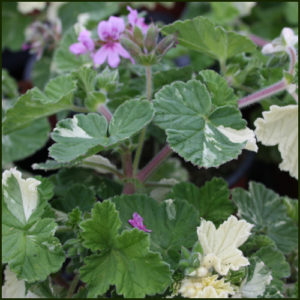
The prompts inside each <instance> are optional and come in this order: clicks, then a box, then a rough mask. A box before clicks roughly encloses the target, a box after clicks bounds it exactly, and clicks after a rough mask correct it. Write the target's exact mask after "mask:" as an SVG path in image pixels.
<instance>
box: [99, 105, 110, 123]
mask: <svg viewBox="0 0 300 300" xmlns="http://www.w3.org/2000/svg"><path fill="white" fill-rule="evenodd" d="M98 112H99V113H101V114H102V115H103V116H104V117H105V119H106V120H107V122H108V123H109V122H110V120H111V118H112V113H111V112H110V110H109V109H108V107H107V106H106V105H105V104H101V105H99V107H98Z"/></svg>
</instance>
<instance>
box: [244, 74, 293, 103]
mask: <svg viewBox="0 0 300 300" xmlns="http://www.w3.org/2000/svg"><path fill="white" fill-rule="evenodd" d="M286 87H287V83H286V81H285V79H282V80H280V81H278V82H276V83H274V84H272V85H270V86H268V87H266V88H264V89H262V90H260V91H257V92H255V93H253V94H251V95H249V96H246V97H244V98H241V99H239V100H238V104H239V108H243V107H246V106H248V105H250V104H253V103H256V102H258V101H260V100H262V99H265V98H268V97H270V96H273V95H275V94H277V93H279V92H282V91H284V90H285V89H286Z"/></svg>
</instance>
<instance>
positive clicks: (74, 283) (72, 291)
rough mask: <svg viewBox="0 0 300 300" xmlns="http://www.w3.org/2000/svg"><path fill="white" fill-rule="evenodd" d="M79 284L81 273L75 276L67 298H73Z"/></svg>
mask: <svg viewBox="0 0 300 300" xmlns="http://www.w3.org/2000/svg"><path fill="white" fill-rule="evenodd" d="M78 282H79V273H77V274H76V275H75V276H74V278H73V280H72V282H71V285H70V288H69V290H68V293H67V298H72V296H73V293H74V292H75V290H76V287H77V285H78Z"/></svg>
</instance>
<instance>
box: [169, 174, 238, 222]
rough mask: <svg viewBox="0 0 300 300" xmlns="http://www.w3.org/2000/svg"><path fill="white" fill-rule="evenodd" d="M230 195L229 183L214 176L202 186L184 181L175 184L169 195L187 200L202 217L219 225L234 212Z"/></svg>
mask: <svg viewBox="0 0 300 300" xmlns="http://www.w3.org/2000/svg"><path fill="white" fill-rule="evenodd" d="M229 196H230V191H229V188H228V185H227V183H226V181H225V180H224V179H222V178H213V179H212V180H211V181H208V182H206V183H205V185H204V186H202V187H200V188H198V187H197V186H195V185H194V184H192V183H189V182H182V183H179V184H177V185H175V186H174V187H173V189H172V192H171V194H170V195H169V197H170V198H172V199H181V200H186V201H187V202H189V203H190V204H192V205H193V206H194V208H195V209H196V210H197V211H198V213H199V216H200V217H202V218H204V219H205V220H209V221H212V222H214V224H217V225H218V224H220V223H222V222H223V221H225V220H226V219H227V218H228V217H229V216H230V215H231V214H232V213H233V212H234V208H233V205H232V203H231V201H230V200H229Z"/></svg>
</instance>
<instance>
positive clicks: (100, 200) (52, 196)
mask: <svg viewBox="0 0 300 300" xmlns="http://www.w3.org/2000/svg"><path fill="white" fill-rule="evenodd" d="M30 5H31V6H30ZM72 5H74V6H72ZM97 5H100V6H101V9H100V10H98V11H97ZM102 5H104V4H101V3H89V2H87V3H84V5H83V6H80V5H79V6H78V7H76V5H75V3H73V4H72V3H71V4H70V3H65V4H61V5H60V10H59V11H58V6H55V16H56V17H55V20H54V21H53V22H52V23H51V22H45V21H41V20H34V23H32V24H31V25H30V24H28V26H29V27H27V29H26V30H27V35H26V36H25V40H24V41H23V49H28V50H29V51H30V52H31V53H34V54H35V55H36V57H37V59H38V60H40V62H43V59H44V58H45V57H47V59H48V60H49V61H50V64H48V65H49V66H50V67H49V70H47V74H48V75H47V77H46V80H44V82H43V84H41V86H43V85H44V87H42V88H39V87H34V88H32V89H29V90H28V91H27V92H26V93H25V94H22V95H19V92H18V89H17V84H16V82H15V80H14V79H13V78H12V77H10V75H9V73H8V72H7V71H6V70H3V71H2V106H3V107H2V111H3V113H2V120H3V122H2V130H3V136H2V142H3V147H2V148H3V151H2V163H3V169H4V170H3V173H2V266H3V274H4V277H3V285H2V296H3V298H106V297H107V298H111V297H124V298H143V297H147V296H154V295H155V296H158V297H167V298H172V297H174V298H176V297H185V298H228V297H233V298H270V297H297V295H298V294H297V293H298V292H297V290H298V288H297V286H298V283H297V282H298V248H297V245H298V229H297V226H298V201H297V200H296V199H291V198H289V197H288V196H282V195H279V194H277V193H275V192H274V191H272V190H271V189H269V188H267V187H266V186H264V185H263V184H261V183H259V182H255V181H251V182H249V185H248V187H247V189H243V188H234V189H229V186H228V184H227V182H226V181H225V180H224V179H223V178H222V177H214V178H211V179H209V180H206V181H205V183H204V184H203V185H202V186H197V185H195V184H193V183H192V182H189V180H188V172H187V170H186V169H185V168H184V167H183V166H182V163H181V162H183V161H185V163H186V164H187V163H191V164H192V165H193V167H194V168H195V169H196V170H197V168H199V169H205V170H206V171H207V172H209V170H210V169H211V168H216V169H218V168H220V167H221V166H222V165H223V164H225V163H227V162H230V161H232V160H236V159H237V158H238V157H239V156H240V155H241V154H242V152H243V151H251V152H255V153H256V152H257V151H258V150H259V148H260V147H262V145H265V147H271V146H273V147H274V146H277V147H278V150H279V154H280V157H281V158H280V160H281V162H280V164H279V166H278V167H279V169H280V170H281V171H282V172H286V173H287V172H288V174H289V175H288V176H291V177H293V178H295V179H296V180H298V55H297V49H298V36H297V33H296V31H295V30H294V29H293V28H290V27H288V26H283V27H282V28H281V29H280V32H279V36H277V37H276V38H274V39H273V40H265V39H263V38H261V37H258V36H257V35H254V34H252V33H251V29H252V28H251V26H247V25H246V23H244V24H243V20H244V18H247V17H249V15H251V10H252V9H253V8H255V7H256V3H255V2H247V3H235V2H230V3H229V2H228V3H211V4H205V5H206V6H207V5H210V10H209V12H206V13H204V12H205V11H206V10H203V13H201V14H199V15H198V16H195V15H193V14H195V12H193V13H192V15H193V16H191V17H188V13H190V14H191V11H192V10H193V6H191V7H192V8H191V10H190V11H189V10H188V13H187V14H186V16H185V20H184V21H183V20H178V21H175V22H173V23H171V24H168V25H162V24H161V23H157V24H156V23H155V22H152V21H151V19H149V20H150V21H151V22H150V21H149V20H148V18H147V17H146V13H145V12H138V10H137V9H136V8H135V5H136V4H135V3H131V4H130V5H126V4H124V3H106V4H105V9H103V8H104V6H102ZM191 5H194V4H191ZM206 6H205V7H206ZM51 7H52V3H48V4H46V3H45V2H38V3H35V2H32V3H31V4H29V2H28V3H27V6H26V3H25V2H24V3H20V2H19V4H18V8H19V10H20V11H21V13H23V14H27V13H30V12H31V11H32V10H42V11H43V10H47V11H46V13H45V14H44V15H46V16H48V17H47V18H49V11H48V10H49V9H50V8H51ZM89 7H90V8H91V9H90V10H87V9H89ZM201 7H202V6H201ZM75 8H76V9H75ZM206 8H207V7H206ZM53 10H54V9H53V8H52V14H51V13H50V16H53ZM70 10H71V12H73V13H72V15H74V14H77V15H78V19H77V22H76V20H75V21H74V22H75V24H74V23H73V24H69V25H70V26H69V25H68V21H66V20H65V19H64V13H66V12H69V11H70ZM93 10H95V11H93ZM50 12H51V10H50ZM196 12H197V11H196ZM58 16H61V19H59V17H58ZM42 17H43V16H42ZM42 17H41V18H42ZM36 22H39V23H36ZM68 26H69V27H68ZM270 26H272V24H270ZM295 26H296V25H295ZM23 29H25V28H23ZM28 32H29V33H28ZM51 51H52V52H51ZM53 51H54V52H53ZM182 55H189V57H190V59H191V60H192V65H191V66H185V67H177V66H176V65H175V63H174V61H175V59H176V58H178V57H180V56H182ZM199 61H200V63H199ZM40 66H41V64H39V68H40ZM44 67H45V68H47V65H45V66H44ZM48 77H49V78H48ZM252 104H255V105H258V106H260V107H261V110H260V115H257V114H256V116H255V118H252V120H248V121H246V119H244V118H243V114H242V113H243V109H244V108H245V107H248V106H249V105H252ZM50 116H51V120H52V121H53V119H55V122H54V123H53V122H52V123H51V124H52V128H51V126H50V124H49V121H48V120H49V117H50ZM49 135H50V137H51V142H50V143H47V141H48V137H49ZM258 142H260V143H258ZM46 143H47V147H48V150H49V152H48V159H47V160H46V161H36V162H35V163H34V164H33V165H32V167H31V169H30V170H24V169H22V167H20V166H19V165H18V163H17V162H18V161H20V160H22V159H24V158H26V157H28V156H30V155H32V154H33V153H35V152H36V151H37V150H39V149H41V148H42V147H44V146H45V144H46ZM153 149H154V151H153ZM171 156H172V157H171ZM37 174H39V175H37Z"/></svg>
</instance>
